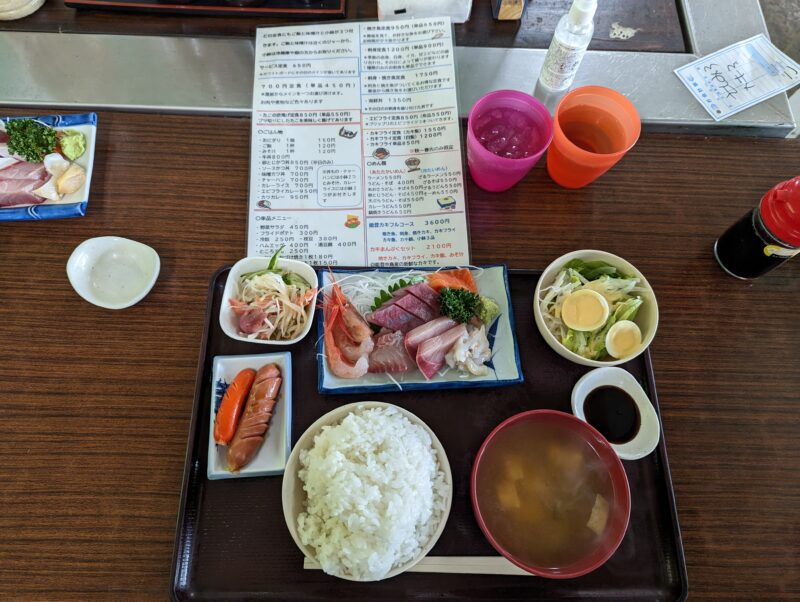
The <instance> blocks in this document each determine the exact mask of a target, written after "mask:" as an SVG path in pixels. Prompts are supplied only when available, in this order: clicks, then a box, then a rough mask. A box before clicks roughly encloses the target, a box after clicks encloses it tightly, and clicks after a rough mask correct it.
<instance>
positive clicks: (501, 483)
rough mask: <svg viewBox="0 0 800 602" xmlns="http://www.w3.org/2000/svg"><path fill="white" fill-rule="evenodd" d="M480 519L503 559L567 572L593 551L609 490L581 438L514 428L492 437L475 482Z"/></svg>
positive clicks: (543, 428)
mask: <svg viewBox="0 0 800 602" xmlns="http://www.w3.org/2000/svg"><path fill="white" fill-rule="evenodd" d="M476 493H477V498H478V503H479V505H480V510H481V515H482V516H483V518H484V521H485V522H486V526H487V527H488V530H489V532H490V533H491V534H492V535H493V536H494V538H495V539H496V540H497V542H498V543H499V544H500V545H501V546H502V547H503V548H505V549H506V550H507V551H508V552H510V553H511V554H513V555H514V556H516V557H517V558H519V559H520V560H522V561H523V562H528V563H531V564H535V565H538V566H541V567H549V568H557V567H566V566H568V565H570V564H572V563H574V562H576V561H578V560H580V559H581V558H583V557H585V556H586V555H588V554H589V553H590V552H592V550H594V549H595V548H596V547H597V545H598V543H599V541H600V540H602V537H603V534H604V533H605V531H606V529H607V528H608V519H609V516H610V514H611V504H613V503H614V495H613V486H612V483H611V478H610V476H609V474H608V470H607V469H606V467H605V465H604V464H603V462H602V460H601V459H600V458H599V457H598V455H597V453H596V452H595V451H594V449H593V448H592V447H591V446H590V445H589V444H588V443H587V442H586V441H584V440H583V439H582V438H581V436H580V435H578V434H576V433H573V432H571V431H569V430H567V429H563V428H559V427H557V426H555V425H553V424H552V423H549V424H548V423H546V422H545V423H542V422H539V421H531V422H527V421H520V422H517V423H515V424H512V425H510V426H508V427H507V428H505V429H504V430H503V431H501V432H500V433H498V434H497V436H496V437H495V438H494V439H493V440H492V442H491V443H490V444H489V445H488V446H487V448H486V450H485V451H484V456H483V459H482V460H481V464H480V466H479V468H478V473H477V475H476Z"/></svg>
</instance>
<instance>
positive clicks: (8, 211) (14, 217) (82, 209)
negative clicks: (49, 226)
mask: <svg viewBox="0 0 800 602" xmlns="http://www.w3.org/2000/svg"><path fill="white" fill-rule="evenodd" d="M12 119H34V120H36V121H38V122H40V123H42V124H44V125H46V126H49V127H51V128H54V129H55V130H56V131H61V130H75V131H78V132H81V133H82V134H83V135H84V136H85V137H86V150H85V152H84V153H83V154H82V155H81V156H80V157H78V158H77V159H76V160H75V161H74V163H76V164H77V165H79V166H80V167H82V168H83V169H84V170H85V173H86V181H85V182H84V183H83V185H82V186H81V187H80V189H78V190H76V191H75V192H71V193H69V194H65V195H64V196H63V197H62V198H61V199H59V200H57V201H54V200H49V199H48V200H42V202H40V203H38V204H33V203H27V204H15V205H8V206H1V205H2V204H1V203H0V222H16V221H22V220H36V219H58V218H64V217H81V216H84V215H86V206H87V204H88V203H89V187H90V185H91V182H92V169H93V167H94V148H95V139H96V136H97V114H96V113H80V114H69V115H45V116H38V117H0V130H3V131H5V124H6V123H7V122H8V121H9V120H12ZM2 155H3V153H0V158H2ZM2 179H3V178H2V172H1V171H0V184H2ZM0 188H2V186H0Z"/></svg>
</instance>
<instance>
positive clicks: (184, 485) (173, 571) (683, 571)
mask: <svg viewBox="0 0 800 602" xmlns="http://www.w3.org/2000/svg"><path fill="white" fill-rule="evenodd" d="M231 267H233V266H232V264H231V265H224V266H222V267H220V268H219V269H217V270H216V271H215V272H214V273H213V275H212V276H211V280H210V282H209V285H208V297H207V299H209V300H210V299H211V298H212V295H213V294H214V287H215V286H216V283H217V279H218V278H219V277H220V275H221V274H223V273H224V272H226V271H228V270H230V269H231ZM312 267H313V268H314V269H315V270H320V269H324V268H320V267H319V266H312ZM337 267H339V268H340V269H365V270H366V269H369V267H362V268H357V267H352V266H337ZM506 272H507V275H508V276H511V275H521V276H534V275H537V274H541V273H542V270H538V269H532V268H507V270H506ZM211 309H212V303H206V311H205V317H204V323H203V336H202V338H201V340H200V350H199V353H198V358H197V362H198V369H197V376H196V378H195V385H194V387H195V389H194V400H193V402H192V418H191V421H190V424H189V436H188V437H187V440H186V459H185V460H184V468H183V479H182V480H181V497H180V502H179V504H180V505H179V507H178V516H177V518H176V523H175V540H174V543H173V553H172V566H171V568H170V598H171V599H172V600H175V601H176V602H178V601H179V600H180V598H179V597H178V595H177V589H178V582H177V580H178V572H179V570H178V569H179V565H178V561H179V558H180V554H181V533H182V531H183V529H182V528H181V527H182V525H183V522H184V520H185V516H186V496H187V495H188V492H189V477H190V475H191V469H192V461H193V458H192V449H193V447H194V445H193V443H194V439H195V436H196V434H197V425H198V412H199V409H200V405H202V404H201V403H200V399H199V396H200V393H201V390H202V385H203V373H204V370H203V365H204V360H205V357H206V348H207V345H208V333H209V328H210V327H211V320H212V319H213V316H212V315H211ZM515 326H516V325H515ZM515 334H516V333H515ZM642 355H643V357H644V362H645V368H646V370H645V371H646V373H647V386H648V388H649V392H650V401H651V402H652V403H653V406H654V407H655V409H656V411H657V412H658V416H659V430H660V439H659V443H658V447H657V449H658V450H659V453H660V454H661V456H662V463H663V467H664V476H665V479H666V481H667V483H666V485H667V497H668V501H669V507H670V512H671V518H672V525H673V536H674V538H675V546H676V548H677V551H678V558H677V563H678V566H679V568H680V580H681V592H680V595H679V596H678V597H677V599H676V600H677V601H678V602H683V601H684V600H686V599H687V598H688V597H689V575H688V571H687V567H686V554H685V551H684V548H683V538H682V536H681V528H680V522H679V520H678V507H677V504H676V500H675V489H674V487H673V484H672V471H671V470H670V468H669V457H668V455H667V445H666V441H665V439H664V424H663V420H662V418H661V406H660V404H659V402H658V393H657V392H656V382H655V376H654V373H653V361H652V358H651V355H650V349H649V347H648V348H647V349H645V351H644V353H643V354H642ZM623 463H624V462H623Z"/></svg>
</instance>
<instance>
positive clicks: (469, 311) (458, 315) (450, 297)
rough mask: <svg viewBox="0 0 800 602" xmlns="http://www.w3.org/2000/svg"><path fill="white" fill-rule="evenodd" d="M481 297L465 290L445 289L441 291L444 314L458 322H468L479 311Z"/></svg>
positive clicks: (440, 299) (440, 298)
mask: <svg viewBox="0 0 800 602" xmlns="http://www.w3.org/2000/svg"><path fill="white" fill-rule="evenodd" d="M479 302H480V296H478V295H476V294H475V293H473V292H472V291H468V290H466V289H463V288H443V289H442V290H440V291H439V303H440V304H441V306H442V314H443V315H445V316H447V317H448V318H450V319H451V320H455V321H456V322H468V321H469V319H470V318H472V316H474V315H475V313H476V312H477V310H478V303H479Z"/></svg>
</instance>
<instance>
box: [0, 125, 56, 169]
mask: <svg viewBox="0 0 800 602" xmlns="http://www.w3.org/2000/svg"><path fill="white" fill-rule="evenodd" d="M6 133H7V134H8V151H9V152H10V153H11V154H13V155H18V156H20V157H23V158H24V159H25V160H26V161H30V162H32V163H41V162H42V160H43V159H44V156H45V155H47V154H49V153H52V152H53V151H54V150H55V149H56V131H55V130H54V129H53V128H51V127H50V126H47V125H44V124H43V123H40V122H38V121H35V120H33V119H11V120H9V121H8V122H7V123H6Z"/></svg>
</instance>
